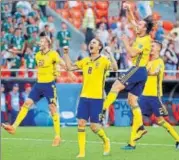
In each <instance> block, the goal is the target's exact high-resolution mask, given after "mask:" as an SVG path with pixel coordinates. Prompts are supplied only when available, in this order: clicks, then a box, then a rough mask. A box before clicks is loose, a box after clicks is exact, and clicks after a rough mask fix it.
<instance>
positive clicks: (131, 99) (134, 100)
mask: <svg viewBox="0 0 179 160" xmlns="http://www.w3.org/2000/svg"><path fill="white" fill-rule="evenodd" d="M128 104H129V105H130V106H131V107H136V106H138V97H136V96H132V95H129V96H128Z"/></svg>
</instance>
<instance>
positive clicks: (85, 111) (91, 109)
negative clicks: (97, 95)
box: [77, 97, 103, 123]
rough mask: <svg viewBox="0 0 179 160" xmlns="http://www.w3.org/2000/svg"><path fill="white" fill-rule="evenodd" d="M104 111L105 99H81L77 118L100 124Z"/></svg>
mask: <svg viewBox="0 0 179 160" xmlns="http://www.w3.org/2000/svg"><path fill="white" fill-rule="evenodd" d="M102 109H103V99H91V98H83V97H81V98H80V101H79V105H78V109H77V118H78V119H84V120H86V121H88V120H90V122H91V123H100V119H99V115H100V113H101V112H102Z"/></svg>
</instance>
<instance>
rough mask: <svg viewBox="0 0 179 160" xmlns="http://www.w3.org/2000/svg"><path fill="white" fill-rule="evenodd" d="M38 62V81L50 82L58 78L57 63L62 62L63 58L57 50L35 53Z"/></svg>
mask: <svg viewBox="0 0 179 160" xmlns="http://www.w3.org/2000/svg"><path fill="white" fill-rule="evenodd" d="M35 60H36V64H37V82H38V83H49V82H52V81H54V80H55V79H56V73H57V70H56V65H57V64H58V63H60V61H61V58H60V56H59V54H58V53H57V52H56V51H55V50H50V51H48V52H47V53H45V54H44V53H42V52H41V51H39V52H37V53H36V55H35Z"/></svg>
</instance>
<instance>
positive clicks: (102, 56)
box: [100, 55, 109, 61]
mask: <svg viewBox="0 0 179 160" xmlns="http://www.w3.org/2000/svg"><path fill="white" fill-rule="evenodd" d="M100 58H101V60H102V61H109V57H107V56H106V55H101V57H100Z"/></svg>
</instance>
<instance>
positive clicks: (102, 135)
mask: <svg viewBox="0 0 179 160" xmlns="http://www.w3.org/2000/svg"><path fill="white" fill-rule="evenodd" d="M96 134H97V135H98V136H99V137H100V138H101V139H102V140H103V142H106V141H107V140H108V137H107V136H106V133H105V132H104V130H103V129H99V130H98V131H97V132H96Z"/></svg>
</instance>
